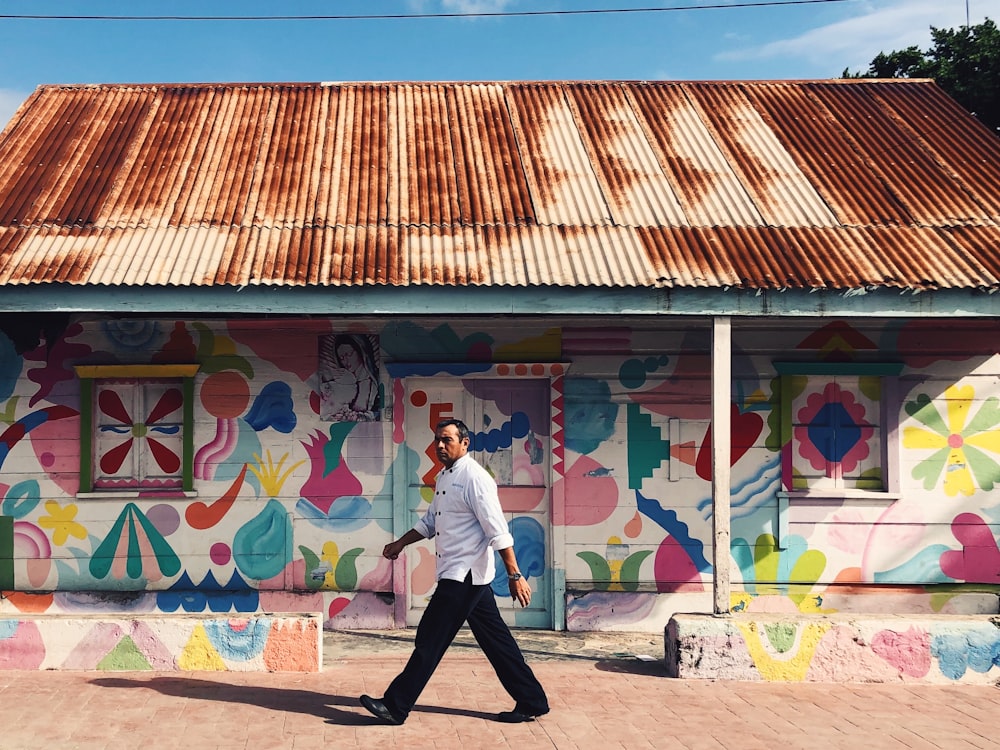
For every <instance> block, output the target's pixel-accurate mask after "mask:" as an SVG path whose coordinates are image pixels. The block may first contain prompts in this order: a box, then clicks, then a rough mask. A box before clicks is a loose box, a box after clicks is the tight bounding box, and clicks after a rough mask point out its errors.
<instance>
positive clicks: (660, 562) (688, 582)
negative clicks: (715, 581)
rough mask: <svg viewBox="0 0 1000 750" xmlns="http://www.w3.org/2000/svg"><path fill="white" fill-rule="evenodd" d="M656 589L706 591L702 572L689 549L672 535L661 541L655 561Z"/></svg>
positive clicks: (664, 590)
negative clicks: (688, 551) (699, 570)
mask: <svg viewBox="0 0 1000 750" xmlns="http://www.w3.org/2000/svg"><path fill="white" fill-rule="evenodd" d="M653 576H654V577H655V578H656V590H657V591H659V592H660V593H668V592H669V593H680V592H691V591H704V590H705V584H704V583H703V582H702V580H701V574H700V573H699V572H698V568H697V567H696V566H695V564H694V561H693V560H692V559H691V556H690V555H689V554H688V553H687V551H686V550H685V549H684V548H683V547H682V546H681V545H680V544H678V542H677V540H676V539H674V538H673V537H672V536H668V537H667V538H666V539H664V540H663V541H662V542H660V546H659V548H658V549H657V550H656V558H655V559H654V561H653Z"/></svg>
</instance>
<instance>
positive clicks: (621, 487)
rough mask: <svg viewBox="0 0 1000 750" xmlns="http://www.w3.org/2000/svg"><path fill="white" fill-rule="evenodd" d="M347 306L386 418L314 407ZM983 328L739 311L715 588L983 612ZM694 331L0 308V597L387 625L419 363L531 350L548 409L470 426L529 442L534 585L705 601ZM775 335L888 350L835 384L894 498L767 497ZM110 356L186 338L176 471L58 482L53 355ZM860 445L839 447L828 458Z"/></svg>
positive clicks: (585, 608) (986, 549)
mask: <svg viewBox="0 0 1000 750" xmlns="http://www.w3.org/2000/svg"><path fill="white" fill-rule="evenodd" d="M344 331H346V332H352V333H356V334H369V335H372V336H377V340H378V344H379V347H380V350H381V357H382V369H381V371H380V375H381V382H382V386H383V388H384V394H383V396H384V398H383V402H382V406H383V411H382V414H381V419H380V421H373V422H357V423H354V422H330V421H324V420H322V419H321V418H320V411H321V409H320V391H321V388H320V383H319V380H318V375H317V361H318V341H319V337H321V336H324V335H328V334H332V333H339V332H344ZM997 334H998V330H997V326H996V324H994V323H989V322H986V323H983V322H962V321H949V322H948V326H947V327H942V326H940V324H934V325H930V324H928V323H924V322H921V321H899V320H892V321H877V320H871V319H867V320H865V321H863V322H862V321H858V322H854V323H849V322H844V321H828V320H815V321H811V322H809V323H803V322H798V323H796V324H794V325H791V324H786V323H784V322H782V324H781V325H780V326H779V325H777V324H776V321H757V322H739V323H738V324H737V326H736V327H735V329H734V332H733V342H734V358H733V382H732V394H733V405H732V410H733V411H732V414H733V428H732V429H733V434H732V439H733V451H732V455H733V467H732V471H733V477H732V491H733V508H732V540H733V541H732V550H731V552H732V566H733V580H734V593H733V607H734V609H736V610H737V611H748V612H752V611H758V612H763V611H771V612H786V611H795V612H811V611H816V612H837V611H873V612H879V611H893V612H896V613H899V612H904V611H907V612H924V613H946V612H970V613H975V612H995V611H996V608H997V585H996V583H995V581H996V580H997V573H998V572H1000V550H998V549H997V544H996V538H997V528H996V525H997V521H998V501H997V499H996V493H995V492H994V491H993V490H994V485H995V484H996V483H997V482H998V481H1000V463H998V460H1000V399H998V396H1000V393H998V391H1000V384H998V374H1000V358H998V355H997V352H996V348H997V347H996V341H997V340H998V338H997ZM709 343H710V341H709V329H708V326H707V322H705V321H690V320H675V321H670V322H662V321H660V322H657V325H656V326H655V327H654V326H653V325H652V324H651V323H649V322H646V323H635V324H634V325H631V324H630V325H622V324H621V321H620V320H619V321H607V320H599V321H588V322H587V325H581V322H580V321H579V320H578V319H575V320H573V321H513V322H512V321H510V320H484V321H461V322H459V321H456V322H452V323H444V324H436V323H433V324H431V323H427V322H425V321H420V320H414V321H392V322H388V323H387V322H385V321H365V320H348V321H343V320H338V321H317V320H305V321H302V320H300V321H291V322H289V321H279V320H264V321H246V320H243V321H230V322H223V321H217V322H201V321H172V320H156V321H152V320H150V321H121V320H93V321H85V322H74V323H72V324H71V325H70V326H69V327H68V328H67V329H66V330H65V331H64V332H63V334H62V335H61V337H60V338H59V339H58V340H55V341H53V342H51V343H50V344H49V345H48V346H46V345H44V344H43V345H42V346H40V347H39V348H37V349H35V350H33V351H29V352H25V353H24V354H23V355H22V354H18V353H17V352H16V351H15V349H14V345H13V343H12V342H11V341H10V340H9V339H8V338H7V337H6V336H5V335H3V334H0V589H2V590H4V591H7V592H9V593H8V594H7V595H6V596H5V598H4V599H3V601H2V603H0V612H3V611H10V612H32V613H42V612H47V613H100V612H108V613H122V612H168V613H171V612H187V613H197V612H209V611H210V612H243V613H246V612H260V611H268V612H288V611H320V612H323V613H324V616H325V618H326V621H325V626H326V627H348V628H349V627H368V628H379V627H392V626H394V625H397V624H400V623H402V622H403V621H405V620H406V619H407V617H408V614H407V611H408V610H409V609H411V608H412V607H414V606H419V602H415V601H414V598H413V597H411V596H409V592H408V587H412V586H413V585H414V581H415V580H416V579H415V578H414V577H413V576H414V575H415V573H414V571H415V569H416V567H417V566H418V564H419V556H420V554H421V553H420V552H419V551H414V553H413V555H414V556H413V557H411V558H410V559H409V560H408V561H407V562H406V563H402V564H401V565H404V566H406V567H405V569H403V568H401V569H399V570H397V571H396V573H395V575H394V572H393V570H392V567H391V565H390V564H389V563H388V561H385V560H384V559H382V558H381V556H380V551H381V549H382V547H383V546H384V544H385V543H386V542H387V541H389V540H390V539H391V538H392V536H393V534H394V533H395V534H398V533H401V532H402V531H404V530H405V527H406V524H408V523H409V522H410V521H411V520H412V514H413V513H415V512H419V510H420V502H421V501H420V500H419V493H418V499H417V500H416V501H414V502H410V501H409V500H407V499H406V498H407V497H408V495H407V492H408V490H407V488H408V487H411V485H412V486H416V485H418V484H419V482H411V481H410V480H411V478H412V476H413V475H414V473H415V472H416V474H418V475H419V474H425V473H427V472H428V471H429V470H430V469H431V468H432V464H431V463H430V462H431V461H432V458H431V457H427V456H425V455H424V454H423V451H424V449H425V448H426V446H427V444H428V441H429V438H430V433H429V430H416V428H415V427H413V425H414V424H418V423H420V420H410V421H408V419H407V414H408V413H409V414H411V415H412V414H413V412H414V410H416V409H422V410H423V411H425V412H427V415H428V418H427V419H424V421H426V422H427V423H428V424H429V423H430V419H429V415H430V412H431V411H433V409H434V403H435V402H434V401H433V399H432V398H431V399H428V400H424V401H423V402H421V403H420V404H419V405H418V404H416V403H415V402H413V401H412V400H411V399H410V396H409V395H408V394H411V393H412V392H413V390H414V388H413V384H414V383H418V382H423V381H420V380H419V378H423V377H430V376H436V377H442V376H446V377H450V378H455V379H457V380H458V381H460V382H464V381H465V380H466V379H468V380H471V379H474V378H476V377H484V376H487V375H498V376H499V375H500V374H501V372H503V373H506V375H507V376H509V377H514V376H516V373H514V372H513V370H512V369H510V368H513V364H511V365H509V366H508V365H506V364H504V363H561V366H560V368H557V369H556V370H553V369H551V368H550V367H548V366H546V368H545V369H543V370H539V372H540V373H541V376H542V377H545V378H548V379H549V380H550V383H551V384H552V392H551V396H550V398H551V400H550V403H549V406H550V409H551V414H550V417H551V424H550V425H548V426H545V427H540V426H539V424H538V423H537V422H538V420H535V421H533V422H531V428H530V430H528V429H527V428H525V427H524V424H525V422H524V421H523V420H522V419H521V417H519V416H517V414H511V415H510V420H509V421H505V419H504V416H503V414H502V411H503V410H502V409H501V410H500V411H497V410H496V409H494V410H493V411H491V412H490V413H491V414H493V419H494V420H495V422H494V424H493V425H492V427H491V428H490V429H491V430H497V431H498V434H500V433H501V432H502V431H503V430H504V429H506V430H508V431H509V432H510V433H511V434H513V435H514V437H512V438H509V439H508V438H505V439H504V441H502V443H503V444H502V445H501V444H500V443H495V444H492V443H489V441H487V442H486V443H484V444H483V447H482V450H483V451H485V452H486V453H489V452H490V451H491V450H499V449H501V448H502V449H503V450H508V451H514V458H513V459H511V460H516V461H519V462H520V464H519V465H520V466H522V467H523V468H524V469H525V471H528V472H529V473H530V472H531V471H532V470H533V467H535V466H537V465H543V466H544V467H545V473H546V474H547V479H546V481H547V482H548V485H549V486H548V487H547V492H548V496H547V497H545V498H543V501H539V502H544V508H545V509H546V510H545V513H547V514H549V517H550V519H551V523H550V524H549V527H548V528H541V530H540V531H539V529H536V528H533V530H532V532H531V533H533V534H535V537H538V538H535V537H530V538H529V536H530V534H529V536H526V534H528V532H527V531H525V530H522V531H521V532H520V533H516V534H515V536H516V537H518V538H519V539H520V542H519V543H520V544H522V546H523V547H524V549H528V546H525V545H528V543H529V542H531V543H537V544H541V545H542V548H543V550H544V552H542V553H541V554H540V555H539V561H538V565H540V566H542V567H541V569H539V570H538V571H537V572H536V574H535V575H536V577H538V578H539V579H542V578H544V580H545V587H546V588H548V589H549V590H550V591H552V592H554V594H555V598H554V599H553V600H552V601H549V602H548V605H547V606H548V607H549V609H550V612H551V615H552V617H554V618H555V622H556V625H557V626H558V627H563V626H565V627H568V628H570V629H577V630H586V629H622V630H657V631H658V630H661V629H662V628H663V627H664V625H665V623H666V622H667V620H668V619H669V617H670V616H671V614H673V613H674V612H697V611H711V604H712V596H711V579H712V567H711V564H710V561H711V560H712V554H711V544H712V508H711V502H710V498H711V481H710V453H711V443H710V439H711V429H710V423H709V421H710V420H709V418H710V410H711V390H710V389H711V386H710V371H711V362H710V359H709ZM790 360H794V361H798V362H806V363H831V362H866V363H869V362H892V363H898V364H900V365H901V371H900V373H899V375H898V379H897V381H896V384H895V386H894V391H893V392H891V393H888V394H885V393H883V394H880V395H879V396H878V398H877V399H875V400H874V401H873V399H872V396H871V393H869V392H866V388H865V387H864V386H863V385H857V386H855V387H856V389H857V392H855V393H850V394H849V398H848V397H847V396H845V398H847V399H848V401H849V403H850V404H851V405H852V406H851V409H846V410H844V413H845V414H846V415H847V417H843V418H848V417H850V415H851V414H852V413H853V412H852V410H854V411H856V410H857V409H862V410H863V408H868V409H869V410H871V409H873V408H875V407H876V406H880V404H881V402H882V401H883V399H887V400H888V402H891V403H888V402H887V403H886V407H887V410H888V411H889V412H890V416H891V418H890V419H889V420H887V422H886V424H884V425H882V426H881V429H884V430H885V431H886V436H885V437H886V440H885V442H886V444H887V446H888V450H889V451H894V452H895V453H894V454H893V459H894V460H895V461H896V462H897V463H898V467H899V470H898V479H897V480H895V481H896V482H897V484H898V486H894V487H893V489H894V492H893V494H892V496H891V499H879V498H874V499H873V498H871V497H866V498H864V499H860V500H858V499H852V498H849V497H848V498H846V499H845V498H839V499H838V498H833V499H831V498H822V499H816V500H807V501H802V500H793V501H791V502H789V503H783V502H782V500H781V497H780V494H779V493H780V492H781V491H782V489H783V485H782V471H783V461H785V462H789V461H794V462H798V463H799V464H801V463H802V462H803V461H807V459H808V456H805V454H804V453H801V452H800V454H799V455H798V456H797V457H795V456H792V457H790V456H789V446H788V445H787V444H783V442H782V440H783V439H782V431H781V419H780V413H779V412H780V409H779V405H780V403H781V401H780V394H779V393H778V386H777V383H778V382H779V381H778V371H777V369H776V366H775V362H776V361H790ZM428 362H432V363H435V364H433V365H426V363H428ZM114 363H198V364H199V365H200V368H199V372H198V375H197V377H196V379H195V396H194V398H195V446H194V479H195V489H196V491H197V497H194V498H187V499H185V498H156V497H142V498H130V499H124V498H121V497H117V498H116V497H114V496H113V495H111V496H102V497H87V498H78V497H76V493H77V491H78V484H79V462H80V446H81V443H80V434H79V433H80V417H79V414H80V387H79V380H78V378H77V377H76V375H75V373H74V370H73V369H72V368H73V366H74V365H83V364H94V365H107V364H114ZM415 363H423V364H421V365H420V366H419V367H418V366H416V364H415ZM503 368H508V369H503ZM392 373H395V375H397V376H399V377H393V375H392ZM404 375H405V377H402V376H404ZM531 375H532V372H531V371H530V370H529V371H527V372H526V373H522V374H521V375H517V376H519V377H527V376H531ZM466 390H468V389H466ZM849 390H850V389H849V388H845V391H849ZM476 398H478V399H479V400H480V401H486V402H489V401H490V398H491V397H490V396H489V395H488V394H487V395H485V396H481V397H480V396H477V397H476ZM848 401H845V403H847V402H848ZM462 403H463V404H465V403H466V402H464V401H463V402H462ZM468 403H473V404H474V403H475V401H473V402H468ZM859 405H866V406H859ZM463 408H465V407H463ZM469 408H472V407H469ZM487 411H489V410H487ZM814 411H815V414H813V415H810V413H808V404H807V403H804V404H803V405H801V406H797V416H796V420H797V422H796V423H797V424H798V423H800V422H801V423H802V424H803V425H804V427H805V428H808V427H810V420H813V421H814V422H816V423H818V420H819V417H818V416H816V414H819V413H820V412H821V411H822V410H820V409H816V410H814ZM440 412H441V410H438V412H436V413H440ZM459 416H461V415H459ZM842 416H843V415H842ZM421 419H423V417H421ZM858 419H859V421H860V422H863V419H864V415H863V414H862V415H861V416H860V417H858ZM812 426H814V427H815V426H816V425H815V424H813V425H812ZM474 429H477V430H481V431H483V432H484V434H485V433H487V432H489V431H490V430H487V429H486V428H484V427H483V426H477V427H474ZM408 430H410V431H414V434H410V433H408ZM543 432H544V433H546V434H542V433H543ZM807 432H808V431H807ZM803 434H806V433H803ZM809 434H811V433H809ZM529 436H530V437H529ZM135 439H136V440H140V441H141V440H142V439H144V438H143V437H142V436H139V437H136V438H135ZM543 439H544V441H545V444H546V445H548V446H549V447H548V448H547V449H546V453H545V455H544V456H542V457H539V456H538V454H537V447H538V446H539V445H541V444H542V442H541V441H542V440H543ZM866 455H867V454H866ZM804 456H805V457H804ZM539 461H541V462H542V463H541V464H539V463H538V462H539ZM882 463H883V461H882V459H881V458H879V460H875V459H874V458H873V457H871V456H868V457H867V458H866V457H861V456H853V455H852V454H851V453H850V451H847V452H846V453H844V455H842V456H838V465H837V467H836V470H837V471H838V472H843V473H844V474H845V476H850V475H851V473H852V472H853V471H855V470H856V469H857V467H862V468H864V469H865V471H868V472H869V473H870V472H871V471H875V472H878V471H879V470H881V469H882V468H884V467H882V466H881V465H882ZM857 470H858V471H860V469H857ZM409 497H410V498H411V499H412V497H413V495H412V494H411V495H409ZM407 503H410V505H413V507H409V505H408V504H407ZM539 507H541V506H539ZM515 515H516V514H515ZM517 525H523V526H525V528H527V526H528V524H520V523H518V524H517ZM539 535H540V536H539ZM519 554H521V553H520V552H519ZM525 554H526V553H525ZM394 594H395V595H394ZM536 614H537V613H536ZM511 616H512V617H515V618H516V617H518V616H519V615H518V614H517V613H511ZM524 616H525V617H528V616H529V615H524ZM519 624H523V622H521V623H519Z"/></svg>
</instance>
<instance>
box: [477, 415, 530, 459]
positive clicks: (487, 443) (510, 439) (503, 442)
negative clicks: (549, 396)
mask: <svg viewBox="0 0 1000 750" xmlns="http://www.w3.org/2000/svg"><path fill="white" fill-rule="evenodd" d="M529 432H531V425H530V424H529V420H528V415H527V414H525V413H524V412H523V411H518V412H514V413H513V414H512V415H511V417H510V420H509V421H506V422H504V423H503V424H502V425H501V426H500V428H499V429H495V430H488V431H483V432H475V433H473V434H471V435H470V436H469V437H470V443H471V444H472V450H474V451H486V452H487V453H496V452H497V451H498V450H502V449H504V448H510V446H511V445H513V444H514V441H515V440H520V439H521V438H523V437H526V436H527V434H528V433H529Z"/></svg>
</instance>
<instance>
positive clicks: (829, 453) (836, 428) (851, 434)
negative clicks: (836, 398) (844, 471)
mask: <svg viewBox="0 0 1000 750" xmlns="http://www.w3.org/2000/svg"><path fill="white" fill-rule="evenodd" d="M806 432H807V434H808V435H809V440H810V441H811V442H812V444H813V445H815V446H816V450H818V451H819V452H820V454H821V455H822V456H823V458H825V459H826V460H827V461H832V462H834V463H840V462H841V461H842V460H843V459H844V456H846V455H847V454H848V453H849V452H850V451H851V449H852V448H853V447H854V446H855V445H857V444H858V442H859V441H860V440H861V427H860V426H858V425H857V424H856V423H855V422H854V419H853V418H852V417H851V415H850V414H849V413H848V411H847V409H845V408H844V406H843V404H839V403H833V404H825V405H824V406H823V407H822V408H821V409H820V410H819V411H817V412H816V416H814V417H813V419H812V421H811V422H810V423H809V426H808V427H807V428H806Z"/></svg>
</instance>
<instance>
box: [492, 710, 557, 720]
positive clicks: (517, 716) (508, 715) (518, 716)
mask: <svg viewBox="0 0 1000 750" xmlns="http://www.w3.org/2000/svg"><path fill="white" fill-rule="evenodd" d="M546 713H547V712H546ZM537 715H538V716H541V714H537ZM534 720H535V716H534V715H532V714H526V713H524V712H523V711H518V710H517V709H516V708H515V709H514V710H513V711H501V712H500V713H498V714H497V721H499V722H501V723H503V724H521V723H523V722H525V721H534Z"/></svg>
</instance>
